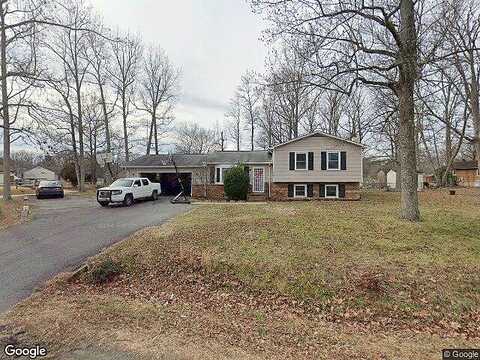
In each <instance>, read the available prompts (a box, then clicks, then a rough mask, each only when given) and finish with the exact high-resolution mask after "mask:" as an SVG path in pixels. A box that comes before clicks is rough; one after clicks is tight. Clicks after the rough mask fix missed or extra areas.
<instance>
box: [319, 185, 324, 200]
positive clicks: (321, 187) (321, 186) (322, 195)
mask: <svg viewBox="0 0 480 360" xmlns="http://www.w3.org/2000/svg"><path fill="white" fill-rule="evenodd" d="M320 197H321V198H324V197H325V184H320Z"/></svg>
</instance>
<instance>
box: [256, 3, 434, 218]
mask: <svg viewBox="0 0 480 360" xmlns="http://www.w3.org/2000/svg"><path fill="white" fill-rule="evenodd" d="M252 4H253V9H254V11H256V12H259V13H262V14H263V15H265V17H266V18H267V19H268V20H270V21H271V22H272V24H273V25H272V28H271V32H270V34H271V40H272V41H275V40H276V39H277V38H279V37H281V38H282V40H285V39H287V41H288V39H294V41H295V42H296V43H297V44H298V43H300V44H302V46H301V47H299V49H300V50H299V51H301V54H302V56H304V57H305V59H307V60H308V62H309V65H310V70H309V75H308V76H307V79H306V81H307V82H309V83H310V84H311V85H312V86H317V87H321V88H322V89H326V90H333V91H337V92H340V93H345V94H347V95H350V93H351V92H352V91H353V90H354V89H355V86H357V85H358V84H363V85H366V86H373V87H382V88H386V89H389V91H391V92H393V94H394V95H395V96H396V98H397V101H398V105H399V116H400V120H399V132H398V144H399V152H400V168H401V190H402V193H401V216H402V218H404V219H407V220H411V221H418V220H419V218H420V212H419V207H418V196H417V162H416V146H415V139H416V133H415V131H416V130H415V117H414V89H415V83H416V81H417V79H418V78H419V75H420V69H421V67H422V65H424V64H425V63H426V61H431V60H432V59H433V58H434V57H435V54H434V51H435V49H436V46H435V40H434V39H432V38H429V39H428V44H429V48H430V49H432V50H429V49H426V48H424V49H420V48H421V47H420V43H422V44H423V39H424V36H425V34H424V33H422V31H424V29H428V26H426V24H425V22H426V21H434V20H433V19H434V18H435V16H436V15H435V14H434V11H435V10H434V8H432V9H430V8H429V9H428V10H426V4H427V3H426V2H425V3H423V2H422V1H414V0H398V1H388V0H380V1H373V0H370V1H366V0H365V1H360V0H332V1H326V0H290V1H288V0H287V1H285V0H273V1H272V0H252ZM425 31H427V30H425ZM419 39H422V42H420V41H419ZM420 50H422V51H420Z"/></svg>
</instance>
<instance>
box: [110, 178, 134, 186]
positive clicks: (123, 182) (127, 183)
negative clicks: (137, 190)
mask: <svg viewBox="0 0 480 360" xmlns="http://www.w3.org/2000/svg"><path fill="white" fill-rule="evenodd" d="M132 182H133V180H128V179H118V180H115V181H114V182H113V183H112V185H110V186H121V187H131V186H132Z"/></svg>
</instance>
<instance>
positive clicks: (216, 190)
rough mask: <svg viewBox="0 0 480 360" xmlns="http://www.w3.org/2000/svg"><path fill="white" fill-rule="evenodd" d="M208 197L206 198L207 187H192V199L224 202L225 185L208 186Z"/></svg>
mask: <svg viewBox="0 0 480 360" xmlns="http://www.w3.org/2000/svg"><path fill="white" fill-rule="evenodd" d="M206 190H207V196H206V197H205V185H192V198H194V199H205V198H206V199H208V200H224V199H225V191H224V189H223V185H215V184H207V185H206Z"/></svg>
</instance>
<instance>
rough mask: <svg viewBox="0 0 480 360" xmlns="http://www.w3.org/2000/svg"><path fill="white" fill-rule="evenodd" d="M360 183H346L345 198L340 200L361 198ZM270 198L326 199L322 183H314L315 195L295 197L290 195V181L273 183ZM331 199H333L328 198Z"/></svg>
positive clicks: (278, 199) (280, 199) (279, 199)
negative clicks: (321, 195)
mask: <svg viewBox="0 0 480 360" xmlns="http://www.w3.org/2000/svg"><path fill="white" fill-rule="evenodd" d="M360 197H361V194H360V183H345V198H342V199H338V200H360ZM270 200H273V201H287V200H300V201H303V200H326V199H325V198H321V197H320V183H314V184H313V197H311V198H297V199H295V198H293V197H288V183H272V191H271V197H270ZM328 200H331V199H328Z"/></svg>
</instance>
